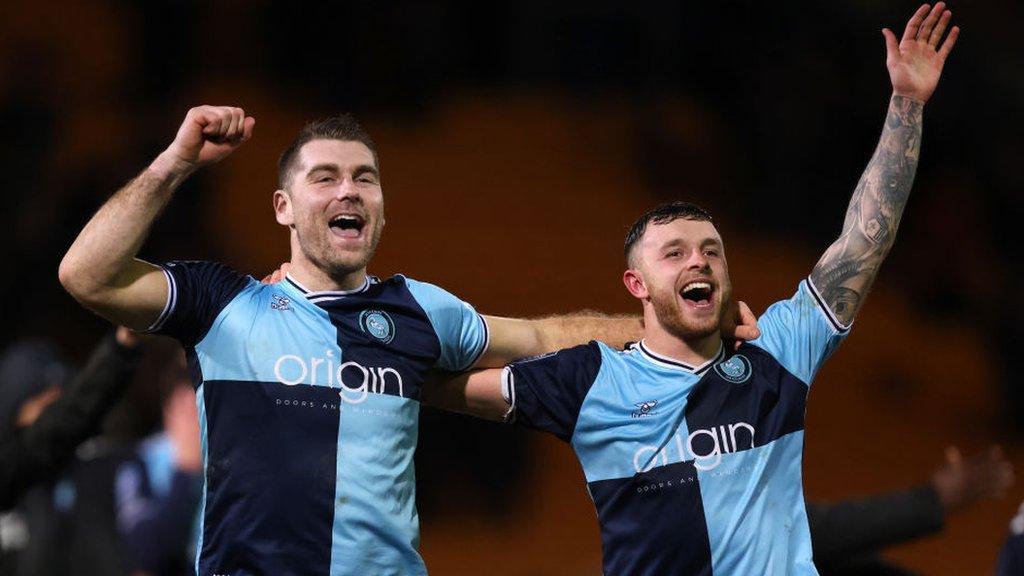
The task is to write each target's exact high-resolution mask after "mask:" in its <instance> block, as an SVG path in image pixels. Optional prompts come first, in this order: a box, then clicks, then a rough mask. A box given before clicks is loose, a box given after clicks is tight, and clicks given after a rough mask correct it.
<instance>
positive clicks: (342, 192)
mask: <svg viewBox="0 0 1024 576" xmlns="http://www.w3.org/2000/svg"><path fill="white" fill-rule="evenodd" d="M335 199H336V200H338V201H341V200H353V201H354V200H358V199H359V186H356V183H355V181H354V180H353V179H352V177H351V176H345V177H344V178H343V179H342V180H341V183H340V184H339V186H338V188H337V190H336V192H335Z"/></svg>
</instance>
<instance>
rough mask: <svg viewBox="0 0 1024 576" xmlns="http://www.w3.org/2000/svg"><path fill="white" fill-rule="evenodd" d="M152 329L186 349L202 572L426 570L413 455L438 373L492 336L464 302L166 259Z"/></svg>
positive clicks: (477, 351) (421, 290)
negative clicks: (317, 285) (201, 472)
mask: <svg viewBox="0 0 1024 576" xmlns="http://www.w3.org/2000/svg"><path fill="white" fill-rule="evenodd" d="M164 271H165V273H166V276H167V280H168V283H169V286H170V295H169V298H168V303H167V308H166V309H165V310H164V313H163V314H162V315H161V317H160V318H159V319H158V320H157V323H156V324H154V326H153V328H152V330H153V331H155V332H160V333H164V334H168V335H171V336H174V337H176V338H178V339H179V340H180V341H181V342H182V344H183V345H184V346H185V348H186V351H187V354H188V357H189V363H190V369H191V370H192V375H193V379H194V382H195V385H196V401H197V404H198V407H199V420H200V427H201V430H202V440H203V458H204V464H205V489H204V495H203V504H202V529H201V535H200V542H199V545H198V554H197V559H196V571H197V573H198V574H199V576H215V575H218V576H248V575H266V574H274V575H275V576H279V575H291V574H295V575H303V576H316V575H323V576H338V575H359V576H365V575H367V574H381V575H383V574H388V575H392V574H403V575H405V574H424V573H426V569H425V568H424V565H423V560H422V559H421V558H420V555H419V553H418V552H417V548H418V542H419V521H418V516H417V512H416V505H415V475H414V470H413V452H414V451H415V448H416V440H417V426H418V422H419V398H420V389H421V386H422V385H423V379H424V375H425V373H426V372H427V371H429V370H431V369H434V368H438V369H443V370H463V369H465V368H467V367H470V366H472V365H473V364H474V362H475V361H476V359H477V358H479V356H480V355H481V354H482V353H483V351H484V349H485V348H486V346H487V329H486V325H485V323H484V321H483V319H482V318H481V317H480V316H479V315H478V314H477V313H476V312H475V311H474V310H473V308H472V307H471V306H469V305H468V304H466V303H464V302H462V301H460V300H458V299H457V298H455V297H454V296H452V295H451V294H449V293H448V292H445V291H444V290H442V289H440V288H438V287H436V286H433V285H431V284H426V283H423V282H417V281H415V280H412V279H409V278H405V277H403V276H395V277H393V278H390V279H387V280H384V281H377V280H376V279H373V278H367V280H366V282H365V284H364V285H363V286H362V287H361V288H359V289H357V290H352V291H349V292H310V291H308V290H306V289H304V288H303V287H302V286H301V285H300V284H299V283H298V282H296V281H295V280H294V279H292V278H288V279H286V280H285V281H282V282H280V283H278V284H268V285H264V284H260V283H259V282H257V281H255V280H254V279H252V278H251V277H248V276H243V275H241V274H238V273H237V272H234V271H232V270H230V269H229V268H227V267H225V266H223V265H220V264H215V263H209V262H174V263H170V264H167V265H165V266H164Z"/></svg>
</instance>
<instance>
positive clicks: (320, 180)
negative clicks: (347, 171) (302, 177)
mask: <svg viewBox="0 0 1024 576" xmlns="http://www.w3.org/2000/svg"><path fill="white" fill-rule="evenodd" d="M314 182H316V183H317V184H322V183H324V182H334V177H333V176H321V177H319V178H317V179H316V180H314Z"/></svg>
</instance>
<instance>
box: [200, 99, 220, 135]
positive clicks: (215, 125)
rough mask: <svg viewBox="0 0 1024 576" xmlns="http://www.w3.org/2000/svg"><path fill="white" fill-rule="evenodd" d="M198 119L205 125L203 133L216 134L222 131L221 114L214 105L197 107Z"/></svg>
mask: <svg viewBox="0 0 1024 576" xmlns="http://www.w3.org/2000/svg"><path fill="white" fill-rule="evenodd" d="M195 110H196V121H197V122H199V124H200V125H202V127H203V134H205V135H206V136H216V135H217V134H219V133H220V124H221V116H220V114H218V113H217V109H216V108H214V107H213V106H200V107H199V108H196V109H195Z"/></svg>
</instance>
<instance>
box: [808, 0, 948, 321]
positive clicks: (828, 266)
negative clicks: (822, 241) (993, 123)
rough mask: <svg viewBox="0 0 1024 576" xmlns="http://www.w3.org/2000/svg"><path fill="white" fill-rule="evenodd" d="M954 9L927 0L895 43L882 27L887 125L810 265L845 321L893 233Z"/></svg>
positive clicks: (827, 299) (856, 306) (909, 182)
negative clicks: (832, 235)
mask: <svg viewBox="0 0 1024 576" xmlns="http://www.w3.org/2000/svg"><path fill="white" fill-rule="evenodd" d="M951 16H952V14H951V13H950V11H949V10H945V4H944V3H942V2H939V3H938V4H936V5H935V7H934V8H930V7H929V6H928V5H927V4H925V5H923V6H921V7H920V8H919V9H918V10H917V12H916V13H915V14H914V16H913V17H912V18H911V19H910V21H909V22H908V23H907V27H906V29H905V30H904V32H903V38H902V40H901V41H900V42H899V43H898V44H897V42H896V36H895V35H894V34H893V33H892V32H891V31H890V30H889V29H883V30H882V34H883V35H884V36H885V43H886V53H887V57H886V66H887V67H888V69H889V78H890V79H891V80H892V86H893V95H892V99H891V100H890V101H889V112H888V114H887V116H886V118H885V127H884V128H883V129H882V137H881V139H880V140H879V142H878V147H877V148H876V149H875V153H874V155H873V156H872V157H871V161H870V162H869V163H868V166H867V168H866V169H865V170H864V174H863V175H862V176H861V178H860V181H859V182H858V183H857V187H856V189H854V191H853V198H851V199H850V206H849V208H847V210H846V219H845V220H844V221H843V231H842V233H841V234H840V236H839V239H838V240H836V241H835V242H834V243H833V244H832V245H831V246H829V248H828V250H826V251H825V254H823V255H822V257H821V260H819V261H818V264H817V265H816V266H815V267H814V270H813V271H812V272H811V282H813V283H814V286H815V288H817V289H818V291H819V292H820V293H821V295H822V297H823V298H824V299H825V302H826V303H827V304H828V306H829V308H830V309H831V310H832V312H833V313H834V314H835V315H836V318H837V319H838V320H839V321H840V322H842V323H843V324H846V325H848V324H850V323H851V322H853V318H854V316H856V314H857V311H858V310H859V309H860V306H861V304H862V303H863V301H864V297H865V296H867V293H868V290H869V289H870V288H871V284H872V282H874V280H875V276H876V275H877V273H878V269H879V267H880V266H881V265H882V260H884V259H885V256H886V255H887V254H888V253H889V249H890V248H892V244H893V242H894V241H895V239H896V229H897V227H899V223H900V218H901V217H902V215H903V208H904V206H906V204H907V198H908V197H909V195H910V187H911V185H912V184H913V183H914V172H915V171H916V170H917V159H918V154H919V152H920V148H921V120H922V116H923V111H924V103H925V102H927V101H928V98H929V97H931V95H932V92H934V91H935V86H936V85H937V84H938V81H939V77H940V76H941V75H942V66H943V64H944V63H945V61H946V57H947V56H948V55H949V52H950V51H951V50H952V49H953V44H954V43H955V42H956V38H957V35H958V34H959V31H960V30H959V28H957V27H956V26H954V27H953V28H952V30H950V32H949V35H948V36H947V37H946V40H945V42H943V43H942V47H941V48H939V49H936V46H938V43H939V40H941V39H942V35H943V33H944V32H945V30H946V27H947V25H948V24H949V19H950V17H951Z"/></svg>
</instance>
